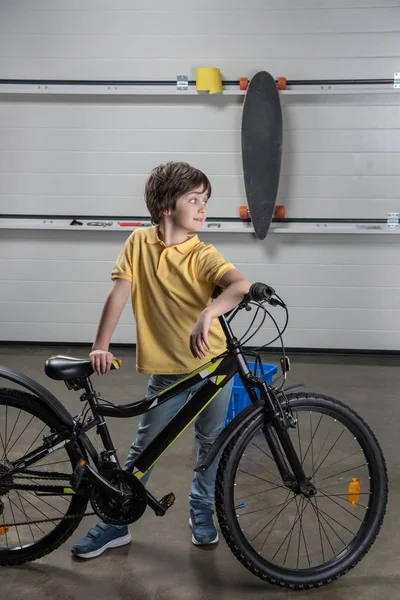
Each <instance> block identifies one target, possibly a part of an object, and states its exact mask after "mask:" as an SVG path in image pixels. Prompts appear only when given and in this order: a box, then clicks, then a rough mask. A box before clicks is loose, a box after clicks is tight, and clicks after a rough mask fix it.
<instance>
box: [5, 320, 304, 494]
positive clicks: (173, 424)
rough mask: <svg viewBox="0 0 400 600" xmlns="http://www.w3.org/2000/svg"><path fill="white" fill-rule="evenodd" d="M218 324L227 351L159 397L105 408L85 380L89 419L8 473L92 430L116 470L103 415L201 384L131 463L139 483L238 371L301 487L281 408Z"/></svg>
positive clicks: (279, 458)
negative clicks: (90, 414)
mask: <svg viewBox="0 0 400 600" xmlns="http://www.w3.org/2000/svg"><path fill="white" fill-rule="evenodd" d="M219 321H220V324H221V326H222V329H223V331H224V333H225V336H226V340H227V347H228V353H226V354H223V355H221V356H218V357H216V358H213V359H212V360H211V361H210V362H208V363H206V364H205V365H202V366H201V367H199V369H197V370H196V371H193V372H192V373H190V374H189V375H188V376H186V377H184V378H182V379H180V380H179V381H178V382H177V383H174V384H172V385H171V386H169V387H167V388H165V389H163V390H162V391H161V392H159V393H158V394H155V395H153V396H151V397H147V398H144V399H143V400H141V401H139V402H135V403H133V404H126V405H122V406H117V405H114V404H111V403H107V404H104V403H100V402H99V399H98V394H97V393H96V392H95V390H94V389H93V387H92V384H91V381H90V378H87V379H86V381H85V385H84V389H85V393H84V394H83V395H82V396H81V400H83V401H87V402H88V403H89V405H90V408H91V410H92V413H93V416H94V419H93V420H92V421H91V422H90V423H87V424H86V425H84V426H83V427H82V428H81V429H79V430H76V431H75V432H74V433H72V432H71V430H70V431H69V432H66V433H65V436H64V435H60V434H59V435H58V436H55V438H56V439H54V444H53V443H52V442H50V440H48V441H47V443H46V444H45V445H43V446H41V447H40V448H38V449H36V450H34V451H32V452H31V453H29V455H26V456H24V457H23V458H22V459H21V460H20V461H17V465H18V466H17V465H16V469H15V470H13V471H12V473H13V472H17V471H19V470H21V469H26V467H27V466H30V465H31V464H34V463H35V462H37V461H38V460H40V458H42V457H43V456H45V455H46V454H48V453H50V452H54V451H55V450H57V449H58V448H61V447H64V446H65V445H66V444H68V443H71V442H73V441H75V440H79V436H80V435H82V434H83V433H84V432H86V431H88V430H89V429H91V428H93V427H96V426H97V432H98V434H99V435H100V437H101V440H102V443H103V446H104V451H105V454H104V455H105V456H107V457H108V459H109V461H110V463H111V462H112V463H114V464H115V466H119V463H118V459H117V456H116V451H115V448H114V446H113V443H112V440H111V436H110V433H109V431H108V427H107V424H106V421H105V420H104V417H106V416H110V417H116V418H129V417H132V416H135V415H139V414H143V413H145V412H147V411H149V410H152V409H153V408H155V407H157V406H159V405H160V404H163V403H164V402H167V401H168V400H169V399H171V398H173V397H174V396H176V395H177V394H179V393H181V392H184V391H189V390H190V389H191V388H192V387H193V386H196V385H199V384H201V383H203V384H202V385H200V387H199V388H198V389H197V391H196V392H195V393H194V394H193V396H191V397H190V398H189V400H188V401H187V402H186V403H185V404H184V405H183V406H182V407H181V408H180V410H179V411H178V412H177V413H176V415H175V416H174V417H173V418H172V419H171V420H170V421H169V422H168V423H167V425H166V426H165V427H164V428H163V429H162V431H161V432H160V433H159V434H158V435H157V436H156V437H155V438H154V439H153V440H152V441H151V442H150V443H149V444H148V446H147V447H146V448H145V449H144V450H143V451H142V453H141V454H140V455H139V456H138V458H137V459H136V461H135V462H134V464H133V474H134V475H135V476H136V477H137V478H138V479H141V478H142V477H143V476H144V474H145V473H146V472H147V471H148V470H149V469H150V468H151V467H152V466H153V465H154V463H155V462H156V461H157V460H158V459H159V458H160V457H161V456H162V454H164V452H165V451H166V450H167V449H168V448H169V446H171V445H172V444H173V442H174V441H175V440H176V439H177V438H178V437H179V436H180V434H181V433H183V432H184V431H185V429H186V428H187V427H188V426H189V425H190V424H191V423H192V421H193V420H194V419H195V418H196V417H197V416H198V415H199V414H200V413H201V412H202V411H203V410H204V409H205V408H206V407H207V406H208V405H209V404H210V403H211V402H212V400H213V399H214V398H215V396H216V395H217V394H218V393H219V392H220V391H221V389H222V388H223V387H224V386H225V385H226V384H227V383H228V382H229V381H230V380H231V379H232V377H233V376H234V375H235V374H236V373H239V375H240V377H241V379H242V381H243V385H244V387H245V389H246V391H247V392H248V394H249V397H250V400H251V401H252V402H253V403H256V404H257V405H258V406H262V410H263V413H264V427H263V432H264V435H265V438H266V441H267V443H268V445H269V447H270V450H271V453H272V455H273V458H274V460H275V462H276V464H277V467H278V469H279V472H280V474H281V476H282V479H283V481H284V482H285V483H293V481H294V478H293V475H291V472H292V473H293V474H294V476H295V480H296V481H297V484H299V485H301V484H303V483H304V482H305V481H306V478H305V474H304V471H303V469H302V465H301V463H300V461H299V459H298V457H297V454H296V452H295V450H294V448H293V445H292V443H291V440H290V437H289V435H288V433H287V427H286V426H285V424H284V423H283V422H282V410H280V409H279V401H278V398H277V397H276V395H275V393H274V392H273V390H272V389H271V388H270V387H269V386H267V384H266V382H265V380H263V379H261V378H258V377H255V376H254V375H253V374H252V373H251V372H250V370H249V367H248V364H247V361H246V359H245V356H244V354H243V350H242V348H241V346H240V344H239V342H238V340H237V339H236V338H235V337H234V335H233V333H232V330H231V328H230V325H229V321H228V320H227V319H226V317H225V316H221V317H219ZM256 389H258V390H259V392H260V396H261V399H260V398H259V396H258V395H257V393H256ZM236 419H237V420H238V422H237V423H236V424H235V422H231V423H230V424H229V425H228V426H227V427H226V428H225V430H223V432H222V433H221V434H220V436H219V437H218V438H217V440H216V441H215V442H214V445H213V446H212V448H211V450H210V452H209V455H208V456H207V457H206V459H205V460H204V463H203V464H202V465H198V466H197V468H196V470H197V471H205V470H206V469H207V468H209V467H210V466H211V464H212V462H213V461H214V460H215V457H216V456H217V454H218V453H219V451H220V450H221V449H222V448H223V447H224V446H225V445H226V443H227V441H229V439H231V438H232V437H233V435H234V433H235V432H236V430H238V429H239V428H240V427H241V425H242V423H243V419H242V418H241V417H240V415H239V416H238V417H237V418H236ZM236 419H235V421H236ZM281 447H282V449H283V453H282V450H281ZM90 455H91V458H92V459H93V460H94V463H95V464H96V466H98V465H99V460H98V456H97V455H96V456H93V452H91V453H90ZM285 456H286V458H287V460H288V462H289V465H290V467H291V471H290V470H289V469H288V466H287V463H286V460H285ZM90 471H91V477H90V478H91V479H92V480H93V479H95V478H96V477H98V478H99V479H103V478H102V477H101V475H98V474H97V473H96V472H95V471H93V469H91V468H90ZM12 473H9V474H12ZM0 479H1V478H0ZM102 483H103V487H104V486H106V487H108V488H109V491H111V489H112V488H113V486H110V484H108V485H106V482H105V481H103V482H102ZM22 487H23V486H22ZM22 487H21V489H22ZM29 488H30V489H31V490H32V491H37V492H40V491H41V487H40V486H29ZM34 488H35V490H34ZM47 489H48V488H47ZM56 489H57V486H54V492H53V493H57V492H56V491H55V490H56ZM58 490H59V491H58V493H60V494H66V493H68V494H69V493H74V492H73V490H72V489H70V488H64V487H62V486H60V488H58ZM43 491H44V490H43ZM115 491H117V490H115Z"/></svg>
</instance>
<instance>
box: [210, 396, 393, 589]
mask: <svg viewBox="0 0 400 600" xmlns="http://www.w3.org/2000/svg"><path fill="white" fill-rule="evenodd" d="M288 401H289V402H288V404H289V406H290V409H291V411H292V413H293V416H294V418H295V419H296V420H297V425H296V427H295V428H294V429H289V430H288V432H289V434H290V438H291V441H292V443H293V446H294V448H295V450H296V452H297V455H298V457H299V460H300V462H301V463H302V465H303V469H304V472H305V475H306V477H308V478H310V480H311V482H312V483H313V484H314V486H315V488H316V495H315V496H313V497H310V498H307V497H305V496H304V495H303V494H301V492H299V491H298V493H296V492H295V491H293V489H289V488H288V487H285V486H284V484H283V482H282V478H281V476H280V474H279V471H278V469H277V467H276V464H275V462H274V460H273V459H272V456H271V451H270V448H269V446H268V444H267V443H266V440H265V437H264V434H263V430H262V428H263V415H262V413H259V412H258V414H256V413H257V409H254V410H255V416H254V418H253V419H250V420H249V421H247V423H246V424H244V426H243V427H242V429H241V430H240V431H239V432H238V434H237V435H236V436H235V438H234V439H233V440H232V442H231V443H230V444H229V445H228V446H227V447H226V449H225V451H224V453H223V455H222V458H221V461H220V465H219V469H218V474H217V482H216V507H217V514H218V519H219V523H220V526H221V530H222V533H223V535H224V537H225V539H226V541H227V543H228V545H229V546H230V548H231V550H232V551H233V553H234V554H235V556H236V557H237V558H238V559H239V560H240V561H241V562H242V563H243V564H244V566H245V567H246V568H247V569H249V570H250V571H252V572H253V573H254V574H256V575H258V576H259V577H260V578H262V579H265V580H267V581H269V582H271V583H274V584H277V585H280V586H285V587H290V588H294V589H301V588H304V587H318V586H321V585H323V584H326V583H329V582H331V581H332V580H334V579H337V578H338V577H340V576H341V575H343V574H345V573H346V572H347V571H348V570H349V569H351V568H352V567H354V565H355V564H356V563H357V562H358V561H359V560H361V558H362V557H363V556H364V555H365V554H366V553H367V552H368V550H369V548H370V547H371V545H372V543H373V542H374V540H375V538H376V536H377V534H378V532H379V529H380V527H381V524H382V521H383V517H384V514H385V510H386V503H387V494H388V484H387V473H386V466H385V461H384V458H383V456H382V451H381V449H380V447H379V444H378V442H377V440H376V438H375V436H374V435H373V433H372V431H371V430H370V429H369V427H368V426H367V425H366V423H364V421H363V420H362V419H361V417H360V416H359V415H357V414H356V413H355V412H354V411H353V410H352V409H350V408H349V407H347V406H345V405H344V404H342V403H340V402H338V401H336V400H334V399H333V398H327V397H324V396H316V395H312V394H290V395H288Z"/></svg>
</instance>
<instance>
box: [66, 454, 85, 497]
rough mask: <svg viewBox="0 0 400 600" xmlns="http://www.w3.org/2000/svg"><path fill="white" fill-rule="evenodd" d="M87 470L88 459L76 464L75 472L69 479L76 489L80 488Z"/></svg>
mask: <svg viewBox="0 0 400 600" xmlns="http://www.w3.org/2000/svg"><path fill="white" fill-rule="evenodd" d="M85 471H86V461H85V460H80V461H79V462H78V464H77V465H76V467H75V469H74V472H73V473H72V475H71V479H70V480H69V483H70V485H71V487H72V488H73V489H74V490H76V489H78V487H79V486H80V483H81V481H82V477H83V476H84V474H85Z"/></svg>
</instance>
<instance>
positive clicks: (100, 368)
mask: <svg viewBox="0 0 400 600" xmlns="http://www.w3.org/2000/svg"><path fill="white" fill-rule="evenodd" d="M89 358H90V364H91V365H92V369H93V370H94V371H95V372H96V373H97V375H105V373H107V371H109V370H110V368H111V363H112V361H113V360H116V361H117V363H118V364H119V366H121V364H122V361H121V359H120V358H115V357H114V355H113V353H112V352H108V351H107V350H93V351H92V352H91V353H90V354H89Z"/></svg>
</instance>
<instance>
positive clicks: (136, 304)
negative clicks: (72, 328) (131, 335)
mask: <svg viewBox="0 0 400 600" xmlns="http://www.w3.org/2000/svg"><path fill="white" fill-rule="evenodd" d="M234 268H235V267H234V266H233V265H232V264H231V263H228V262H226V261H225V260H224V258H223V257H222V256H221V254H220V253H219V252H218V250H216V248H215V247H214V246H212V245H205V244H203V242H201V241H200V240H199V238H198V236H197V235H193V236H191V237H190V238H189V239H188V240H186V242H183V243H182V244H177V245H176V246H169V247H168V248H167V247H166V246H165V244H164V242H163V241H162V240H160V238H159V236H158V227H150V228H146V229H137V230H136V231H134V232H133V233H132V234H131V235H130V236H129V238H128V239H127V240H126V242H125V244H124V246H123V248H122V250H121V252H120V255H119V257H118V259H117V261H116V263H115V265H114V268H113V271H112V274H111V277H112V279H118V278H121V279H127V280H128V281H131V282H132V309H133V314H134V316H135V319H136V335H137V346H136V367H137V370H138V371H139V372H140V373H149V374H153V373H154V374H173V373H189V372H190V371H193V370H194V369H196V368H198V367H199V366H200V365H201V364H202V363H205V362H208V361H209V360H210V359H211V358H212V357H214V356H218V354H221V352H224V351H225V350H226V340H225V336H224V333H223V331H222V328H221V326H220V324H219V321H218V319H213V322H212V326H211V328H210V332H209V336H208V339H209V342H210V346H211V350H210V351H208V352H207V358H204V359H203V360H200V359H198V358H194V356H193V355H192V353H191V352H190V347H189V342H190V333H191V332H192V329H193V327H194V325H195V323H196V321H197V319H198V317H199V315H200V313H201V311H202V310H204V308H205V307H206V306H207V305H208V304H209V303H210V302H211V294H212V292H213V290H214V287H215V285H216V284H218V283H219V281H220V280H221V278H222V276H223V275H225V273H226V272H227V271H229V270H231V269H234Z"/></svg>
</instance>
